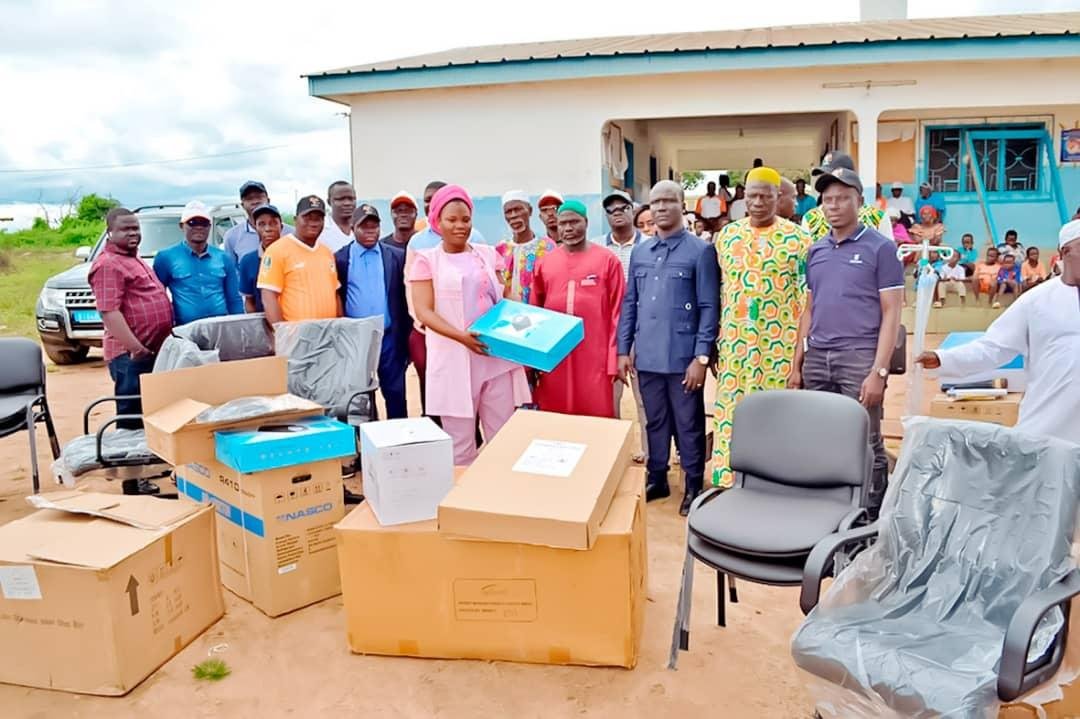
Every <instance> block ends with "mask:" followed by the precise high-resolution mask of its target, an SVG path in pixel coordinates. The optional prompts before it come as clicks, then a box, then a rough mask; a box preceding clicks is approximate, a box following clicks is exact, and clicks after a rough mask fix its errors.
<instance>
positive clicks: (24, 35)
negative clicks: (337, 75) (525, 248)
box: [0, 0, 1080, 226]
mask: <svg viewBox="0 0 1080 719" xmlns="http://www.w3.org/2000/svg"><path fill="white" fill-rule="evenodd" d="M9 3H10V5H13V6H15V8H16V11H12V12H5V18H4V33H3V35H4V40H3V41H2V42H0V94H2V97H3V102H2V103H0V107H2V108H3V110H2V111H0V215H4V214H8V215H11V214H13V208H16V209H17V211H14V214H16V215H18V216H19V218H20V220H25V218H26V217H28V216H32V215H33V214H34V211H35V210H34V208H35V206H36V204H37V203H38V202H42V203H46V204H49V205H53V204H56V203H61V202H63V201H64V200H65V199H67V198H69V197H72V196H77V195H79V194H83V193H87V192H97V193H100V194H109V195H112V196H113V197H116V198H118V199H119V200H121V201H122V202H123V203H125V204H128V205H132V206H134V205H139V204H148V203H153V202H186V201H187V200H189V199H193V198H198V199H202V200H204V201H207V202H214V201H232V200H233V198H234V197H235V193H236V189H237V188H238V186H239V185H240V183H241V182H243V181H244V180H245V179H248V178H257V179H261V180H263V181H265V182H266V184H267V185H268V186H269V188H270V193H271V196H272V197H273V198H274V199H275V200H277V201H278V202H280V203H282V204H283V205H286V206H287V205H289V204H291V202H292V201H293V198H294V197H295V196H297V195H300V194H307V193H310V192H319V193H320V194H321V193H322V192H325V187H326V185H327V184H328V183H329V182H330V181H332V180H335V179H338V178H341V177H348V173H349V136H348V129H347V125H346V119H345V118H344V117H343V116H342V115H341V114H339V113H341V112H342V110H343V109H344V108H342V107H341V106H338V105H335V104H333V103H329V102H326V101H323V100H316V99H313V98H311V97H309V96H308V94H307V83H306V81H305V80H304V79H302V78H301V75H303V74H305V73H311V72H318V71H322V70H327V69H331V68H336V67H343V66H349V65H355V64H359V63H363V62H366V61H375V60H385V59H391V58H395V57H404V56H407V55H413V54H419V53H425V52H432V51H436V50H441V49H446V48H451V47H461V46H468V45H484V44H494V43H514V42H532V41H538V40H553V39H560V38H568V37H593V36H599V35H623V34H639V33H664V32H680V31H693V30H708V29H722V28H739V27H759V26H767V25H790V24H804V23H816V22H839V21H848V20H857V19H858V12H859V10H858V2H857V0H837V1H835V2H829V3H808V2H805V1H804V0H771V2H769V3H737V2H724V3H710V4H709V7H710V8H713V9H715V12H716V18H715V21H711V22H707V23H706V22H703V20H702V18H703V17H705V14H704V13H702V12H701V11H699V10H695V9H693V8H692V6H691V5H689V4H686V3H681V4H679V5H677V6H674V7H675V8H676V10H675V11H672V10H670V8H671V7H672V6H670V5H665V4H664V3H657V2H655V1H654V2H644V1H640V2H639V1H638V0H623V1H622V2H619V3H584V2H581V0H545V2H543V3H525V4H519V3H500V4H495V3H481V2H475V1H472V0H459V2H456V3H446V2H433V1H430V0H413V1H412V2H410V3H407V4H406V3H386V2H384V3H379V2H371V1H370V0H365V1H362V2H356V3H343V2H340V0H338V1H336V2H335V1H333V0H304V1H303V2H276V1H275V0H264V1H263V2H259V3H233V2H220V1H217V2H214V1H212V0H187V2H184V3H181V4H173V3H169V4H166V3H162V2H146V1H145V0H142V1H140V2H135V1H133V0H5V3H4V4H5V7H10V6H9ZM1063 10H1080V0H950V2H948V3H942V2H939V1H938V0H910V2H909V3H908V14H909V15H910V16H912V17H930V16H939V15H973V14H995V13H1010V12H1038V11H1063ZM183 158H195V159H186V160H184V161H176V160H180V159H183ZM110 165H128V166H127V167H119V168H104V167H102V166H110ZM94 168H97V169H94ZM424 177H426V174H425V173H424V171H423V168H417V178H418V179H417V184H418V185H419V184H420V183H421V182H422V179H421V178H424ZM417 190H419V187H418V188H417ZM5 207H6V208H7V212H6V213H5V212H4V211H3V208H5ZM18 224H21V222H20V223H18ZM9 226H10V225H9Z"/></svg>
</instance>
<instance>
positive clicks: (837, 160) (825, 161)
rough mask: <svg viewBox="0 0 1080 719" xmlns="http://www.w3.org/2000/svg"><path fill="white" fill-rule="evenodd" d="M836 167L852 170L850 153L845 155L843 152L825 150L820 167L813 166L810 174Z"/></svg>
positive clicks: (820, 173)
mask: <svg viewBox="0 0 1080 719" xmlns="http://www.w3.org/2000/svg"><path fill="white" fill-rule="evenodd" d="M838 167H843V168H846V169H848V170H851V171H852V172H854V171H855V161H854V160H852V159H851V155H847V154H845V153H843V152H827V153H825V157H823V158H822V160H821V167H815V168H814V169H813V171H811V173H810V174H811V175H824V174H826V173H829V172H832V171H833V170H835V169H836V168H838ZM815 187H816V185H815Z"/></svg>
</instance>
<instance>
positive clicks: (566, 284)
mask: <svg viewBox="0 0 1080 719" xmlns="http://www.w3.org/2000/svg"><path fill="white" fill-rule="evenodd" d="M558 220H559V246H558V247H557V248H556V249H555V250H553V251H552V252H549V253H548V254H547V255H545V256H544V257H543V258H542V259H541V260H540V261H539V262H538V263H537V265H536V269H535V270H534V272H533V281H532V294H531V296H530V297H529V302H530V303H531V304H534V305H537V306H539V307H544V308H546V309H549V310H554V311H556V312H565V313H566V314H569V315H574V316H576V317H580V318H581V319H582V320H583V321H584V323H585V339H584V340H582V341H581V344H579V345H578V346H577V347H576V348H574V351H573V352H571V353H570V355H569V356H568V357H567V358H566V359H564V360H563V361H562V362H560V363H559V366H558V367H556V368H555V369H554V370H552V371H551V372H549V373H547V374H544V375H541V377H540V382H539V384H538V386H537V388H536V393H535V395H534V399H535V401H536V403H537V404H538V405H539V406H540V409H542V410H544V411H547V412H561V413H562V414H578V415H588V416H591V417H614V416H615V414H614V383H615V382H616V381H617V380H616V377H617V375H618V365H617V361H616V355H615V340H616V333H617V330H618V327H619V310H620V308H621V307H622V299H623V292H624V291H625V289H626V281H625V279H623V271H622V265H621V264H619V258H618V257H616V256H615V254H614V253H612V252H610V251H609V250H608V249H607V248H605V247H603V246H601V245H598V244H596V243H594V242H588V241H587V240H586V239H585V238H586V237H587V235H588V217H587V212H586V210H585V205H583V204H581V203H580V202H578V201H577V200H569V201H567V202H564V203H563V204H562V205H561V206H560V207H559V214H558Z"/></svg>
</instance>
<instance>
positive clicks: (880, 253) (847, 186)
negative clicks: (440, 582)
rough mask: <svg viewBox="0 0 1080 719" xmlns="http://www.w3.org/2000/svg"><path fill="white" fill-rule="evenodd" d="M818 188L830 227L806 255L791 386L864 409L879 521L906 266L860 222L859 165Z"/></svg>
mask: <svg viewBox="0 0 1080 719" xmlns="http://www.w3.org/2000/svg"><path fill="white" fill-rule="evenodd" d="M814 187H815V189H817V191H818V193H820V196H821V208H822V210H823V211H824V213H825V219H826V220H828V222H829V225H830V227H831V228H832V229H830V231H829V233H828V234H827V235H825V237H823V238H822V239H820V240H818V241H817V242H815V243H814V244H813V245H811V247H810V251H809V253H808V254H807V262H806V284H807V288H808V290H809V291H808V292H807V300H806V310H805V311H804V312H803V314H802V317H801V318H800V320H799V343H798V345H797V346H796V349H795V363H794V366H793V368H792V371H791V375H790V376H789V377H788V386H789V387H793V388H797V387H803V388H805V389H814V390H823V391H826V392H837V393H839V394H843V395H847V396H848V397H852V398H853V399H857V400H859V402H860V403H862V405H863V407H865V408H866V411H867V412H868V413H869V415H870V442H871V444H872V445H873V448H874V473H873V476H872V478H871V482H870V486H869V487H867V488H865V491H864V494H863V506H864V507H866V508H867V510H868V513H869V514H870V518H871V519H876V518H877V513H878V510H879V509H880V507H881V500H882V498H883V497H884V494H885V487H886V485H887V483H888V458H887V457H886V455H885V446H884V443H883V442H882V439H881V408H882V400H883V399H884V397H885V383H886V380H887V379H888V377H889V369H888V368H889V360H890V358H891V357H892V354H893V349H894V348H895V346H896V335H897V332H898V331H899V328H900V308H901V306H902V304H903V297H904V268H903V265H902V264H901V263H900V260H899V259H897V257H896V244H895V243H894V242H893V240H892V238H889V237H885V236H884V235H882V234H881V233H879V232H878V231H877V230H875V229H873V228H870V227H867V226H866V225H863V224H861V223H860V222H859V218H858V213H859V207H860V205H862V193H863V187H862V182H861V181H860V180H859V176H858V175H857V174H856V173H855V172H854V171H853V170H850V169H847V168H838V169H834V170H832V171H831V172H828V173H825V174H822V175H821V176H820V177H819V178H818V179H817V181H816V182H815V183H814Z"/></svg>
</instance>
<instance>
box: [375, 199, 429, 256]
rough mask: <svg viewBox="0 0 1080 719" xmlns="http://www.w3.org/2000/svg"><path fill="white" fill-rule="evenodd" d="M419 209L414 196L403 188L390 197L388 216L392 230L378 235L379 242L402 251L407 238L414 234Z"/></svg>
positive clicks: (407, 241) (407, 243)
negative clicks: (391, 222)
mask: <svg viewBox="0 0 1080 719" xmlns="http://www.w3.org/2000/svg"><path fill="white" fill-rule="evenodd" d="M419 209H420V208H419V206H418V205H417V204H416V198H415V197H413V196H412V195H410V194H409V193H408V192H406V191H405V190H402V191H401V192H399V193H397V194H396V195H394V196H393V197H391V198H390V218H391V219H392V220H393V221H394V231H393V232H391V233H390V234H389V235H385V236H383V237H380V238H379V242H381V243H383V244H384V245H389V246H391V247H396V248H398V249H399V250H401V251H403V252H404V251H405V248H406V247H408V246H409V240H410V239H412V236H413V235H414V234H416V213H417V211H418V210H419Z"/></svg>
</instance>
